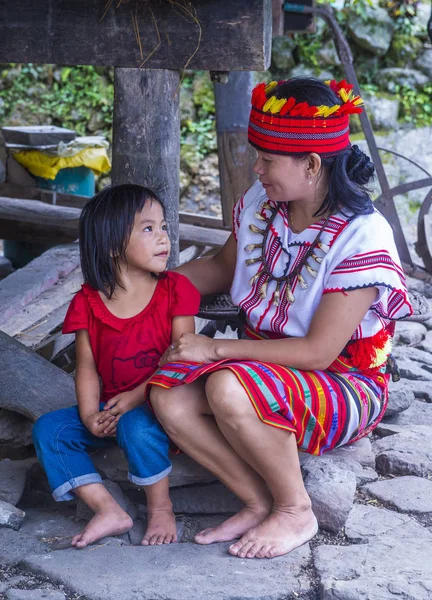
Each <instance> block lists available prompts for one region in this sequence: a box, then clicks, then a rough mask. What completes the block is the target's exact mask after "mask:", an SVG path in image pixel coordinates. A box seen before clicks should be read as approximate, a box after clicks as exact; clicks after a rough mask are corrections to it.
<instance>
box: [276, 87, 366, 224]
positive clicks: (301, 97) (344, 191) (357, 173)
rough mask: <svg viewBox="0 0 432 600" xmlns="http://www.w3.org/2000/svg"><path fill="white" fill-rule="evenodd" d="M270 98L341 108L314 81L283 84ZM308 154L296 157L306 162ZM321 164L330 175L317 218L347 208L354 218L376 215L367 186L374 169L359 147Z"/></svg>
mask: <svg viewBox="0 0 432 600" xmlns="http://www.w3.org/2000/svg"><path fill="white" fill-rule="evenodd" d="M271 96H276V98H290V97H291V96H292V97H293V98H295V99H296V100H297V102H307V103H308V104H309V105H311V106H321V105H324V106H334V105H335V104H342V102H341V100H340V98H339V97H338V96H337V95H336V94H335V92H334V91H333V90H332V89H331V88H330V87H329V86H328V85H326V84H325V83H323V82H322V81H320V80H319V79H315V78H312V77H296V78H293V79H290V80H288V81H286V82H284V83H281V84H279V85H278V86H277V87H276V88H274V90H273V92H272V93H271ZM309 154H310V152H305V153H304V154H296V155H295V157H296V158H297V159H299V160H304V159H305V158H306V157H307V156H309ZM321 163H322V166H323V168H324V169H325V170H326V171H327V173H328V178H329V180H328V192H327V195H326V197H325V198H324V201H323V203H322V204H321V206H320V207H319V209H318V210H317V212H316V213H315V216H319V215H322V214H324V213H326V212H328V211H330V213H335V212H337V211H339V210H341V211H343V209H344V208H345V209H347V211H348V212H349V213H351V214H352V215H354V216H357V215H367V214H370V213H372V212H373V211H374V208H373V204H372V200H371V197H370V195H369V191H368V189H367V188H366V185H367V184H368V183H369V182H370V181H371V179H372V178H373V176H374V173H375V167H374V164H373V162H372V161H371V160H370V158H369V157H368V156H367V155H366V154H365V153H364V152H362V150H360V148H359V147H358V146H350V147H348V148H346V149H345V150H342V152H339V153H338V154H336V155H334V156H321Z"/></svg>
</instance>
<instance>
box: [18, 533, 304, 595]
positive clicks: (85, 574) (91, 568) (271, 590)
mask: <svg viewBox="0 0 432 600" xmlns="http://www.w3.org/2000/svg"><path fill="white" fill-rule="evenodd" d="M227 548H228V544H212V545H210V546H199V545H197V544H169V545H166V546H163V547H162V546H153V547H147V548H140V547H136V546H128V547H125V548H121V549H120V550H118V549H116V548H111V547H109V546H108V547H106V546H105V547H100V548H98V549H97V551H95V552H91V551H87V552H85V553H84V552H82V551H80V552H77V551H76V550H64V551H63V552H57V553H53V554H50V555H49V559H47V556H46V555H44V556H29V557H27V558H26V560H25V562H24V565H25V566H26V567H27V568H30V569H32V570H36V571H38V572H41V573H43V574H44V575H46V576H48V577H51V578H53V579H55V580H56V581H61V582H62V583H63V584H64V585H65V586H67V587H68V588H70V589H72V590H73V591H74V592H75V593H76V594H83V595H84V596H87V597H88V598H91V599H92V600H118V599H119V598H128V599H129V598H130V599H132V598H139V599H140V600H154V599H155V598H156V597H157V598H158V599H159V600H215V599H216V598H221V599H222V598H226V599H228V598H233V599H234V598H236V599H237V600H264V599H265V600H279V599H280V598H285V597H286V596H287V590H289V592H290V593H291V594H292V595H293V596H295V595H297V596H298V597H299V596H306V595H307V593H308V592H309V590H310V587H311V585H310V581H309V579H308V575H307V572H306V571H305V567H306V565H307V564H308V562H309V561H310V549H309V545H308V544H305V545H304V546H302V547H301V548H297V549H296V550H294V551H293V552H290V553H289V554H288V555H286V556H283V557H280V558H277V559H273V560H272V561H271V562H269V561H265V560H241V559H238V558H235V557H230V556H229V555H228V554H227ZM83 561H85V568H83V564H84V563H83ZM107 565H112V566H114V565H115V568H107ZM168 573H169V575H168ZM119 574H121V577H119Z"/></svg>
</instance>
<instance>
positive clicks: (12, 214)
mask: <svg viewBox="0 0 432 600" xmlns="http://www.w3.org/2000/svg"><path fill="white" fill-rule="evenodd" d="M80 214H81V210H80V209H78V208H67V207H63V206H51V205H50V204H45V203H44V202H40V201H38V200H22V199H15V198H2V197H0V239H3V240H19V241H22V242H53V243H55V242H57V243H59V244H60V243H62V242H72V241H73V240H75V239H76V238H77V236H78V219H79V215H80Z"/></svg>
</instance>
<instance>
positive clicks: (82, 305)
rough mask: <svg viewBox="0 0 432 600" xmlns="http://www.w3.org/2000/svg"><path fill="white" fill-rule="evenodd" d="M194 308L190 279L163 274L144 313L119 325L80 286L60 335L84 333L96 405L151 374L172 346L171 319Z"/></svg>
mask: <svg viewBox="0 0 432 600" xmlns="http://www.w3.org/2000/svg"><path fill="white" fill-rule="evenodd" d="M199 304H200V294H199V292H198V290H197V289H196V287H195V286H194V285H192V283H191V282H190V281H189V279H187V278H186V277H185V276H184V275H180V273H174V272H171V271H168V272H166V273H164V275H163V277H161V279H159V281H158V283H157V286H156V290H155V292H154V294H153V297H152V298H151V300H150V302H149V303H148V305H147V306H146V307H145V308H144V310H142V311H141V312H140V313H139V314H137V315H135V316H134V317H130V318H127V319H121V318H119V317H116V316H115V315H113V314H112V313H111V312H110V311H109V310H108V308H107V307H106V306H105V304H104V302H103V301H102V298H101V297H100V295H99V292H98V291H97V290H95V289H93V288H92V287H90V286H89V285H88V284H84V285H83V286H82V287H81V290H80V291H79V292H77V294H76V295H75V297H74V298H73V300H72V302H71V304H70V306H69V309H68V311H67V314H66V317H65V321H64V324H63V330H62V331H63V333H73V332H75V331H77V330H78V329H87V330H88V332H89V338H90V345H91V349H92V352H93V357H94V360H95V363H96V369H97V372H98V374H99V376H100V378H101V381H102V392H101V401H102V402H106V401H107V400H109V399H110V398H113V397H114V396H117V395H118V394H121V393H122V392H128V391H130V390H133V389H134V388H136V387H137V386H139V385H141V384H142V383H144V381H146V380H147V379H148V378H149V377H150V376H151V375H152V374H153V373H154V372H155V370H156V369H157V367H158V364H159V359H160V357H161V356H162V354H163V353H164V352H165V350H166V349H167V348H168V346H169V345H170V343H171V330H172V320H173V317H175V316H193V315H196V314H197V312H198V309H199Z"/></svg>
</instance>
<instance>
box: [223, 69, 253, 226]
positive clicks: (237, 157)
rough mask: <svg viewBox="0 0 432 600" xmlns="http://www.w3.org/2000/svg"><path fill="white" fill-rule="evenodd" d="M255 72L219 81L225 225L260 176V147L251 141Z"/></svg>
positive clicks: (239, 74) (232, 75) (232, 74)
mask: <svg viewBox="0 0 432 600" xmlns="http://www.w3.org/2000/svg"><path fill="white" fill-rule="evenodd" d="M254 83H255V77H254V74H253V73H247V72H245V73H230V76H229V80H228V83H224V84H221V83H215V84H214V89H215V102H216V131H217V144H218V156H219V174H220V187H221V201H222V220H223V224H224V226H228V227H231V226H232V210H233V206H234V204H235V203H236V202H237V200H238V199H239V198H240V196H241V195H242V194H243V193H244V191H245V190H247V188H248V187H250V186H251V185H252V183H253V182H254V181H255V179H256V176H255V174H254V172H253V165H254V163H255V160H256V151H255V150H254V148H253V147H252V146H251V145H250V144H249V142H248V134H247V131H248V124H249V112H250V98H251V93H252V89H253V86H254Z"/></svg>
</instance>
